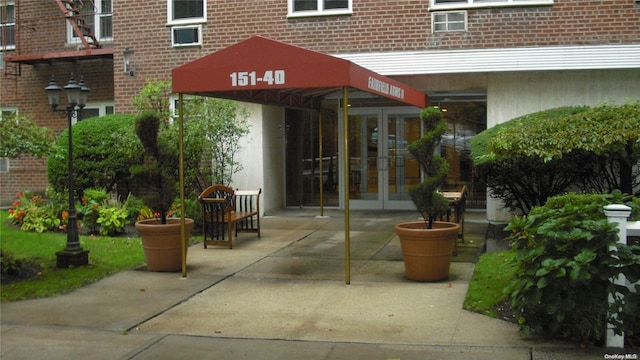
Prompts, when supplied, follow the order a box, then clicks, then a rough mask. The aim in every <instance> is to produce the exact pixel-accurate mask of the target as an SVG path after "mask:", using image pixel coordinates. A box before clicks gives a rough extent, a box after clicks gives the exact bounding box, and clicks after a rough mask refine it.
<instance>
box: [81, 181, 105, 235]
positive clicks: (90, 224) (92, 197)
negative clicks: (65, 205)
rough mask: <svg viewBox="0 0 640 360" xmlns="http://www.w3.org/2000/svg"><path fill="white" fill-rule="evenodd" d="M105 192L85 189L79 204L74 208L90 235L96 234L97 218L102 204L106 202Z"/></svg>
mask: <svg viewBox="0 0 640 360" xmlns="http://www.w3.org/2000/svg"><path fill="white" fill-rule="evenodd" d="M107 197H108V196H107V192H106V191H105V190H104V189H93V188H92V189H86V190H85V191H84V196H83V197H82V198H81V199H80V204H79V205H78V206H76V209H77V211H78V217H79V218H80V219H81V220H80V221H81V223H82V225H83V226H84V227H86V228H88V229H89V232H90V233H97V232H98V225H99V224H98V217H99V216H100V209H101V206H102V205H103V204H105V203H106V202H107Z"/></svg>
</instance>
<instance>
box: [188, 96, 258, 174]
mask: <svg viewBox="0 0 640 360" xmlns="http://www.w3.org/2000/svg"><path fill="white" fill-rule="evenodd" d="M184 112H185V119H186V120H187V122H189V123H193V124H194V125H193V126H194V127H195V128H196V131H195V134H198V135H199V137H200V138H202V139H203V140H204V143H203V144H202V145H201V146H203V150H204V154H205V158H206V160H208V164H209V169H208V172H207V171H203V172H202V175H204V176H206V177H207V178H209V180H210V183H212V184H223V185H227V186H228V185H229V184H230V183H231V180H232V177H233V174H235V173H237V172H238V171H240V170H242V164H240V163H239V162H238V161H237V160H236V159H235V156H236V154H237V153H238V151H239V150H240V148H241V144H242V142H241V141H240V140H241V139H242V138H243V137H245V136H247V135H248V134H249V130H250V126H249V123H248V122H247V119H248V118H249V112H248V111H247V109H246V108H245V107H243V106H240V105H239V103H238V102H236V101H231V100H224V99H215V98H204V97H197V98H193V99H189V100H188V101H187V102H186V103H185V110H184ZM189 142H191V141H189Z"/></svg>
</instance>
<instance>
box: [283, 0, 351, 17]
mask: <svg viewBox="0 0 640 360" xmlns="http://www.w3.org/2000/svg"><path fill="white" fill-rule="evenodd" d="M288 2H289V14H288V16H289V17H296V16H323V15H348V14H352V13H353V7H352V3H353V0H288Z"/></svg>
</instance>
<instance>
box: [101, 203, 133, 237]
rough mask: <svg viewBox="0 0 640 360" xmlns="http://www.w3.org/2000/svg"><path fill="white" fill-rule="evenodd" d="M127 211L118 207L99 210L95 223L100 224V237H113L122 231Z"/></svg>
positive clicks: (127, 215)
mask: <svg viewBox="0 0 640 360" xmlns="http://www.w3.org/2000/svg"><path fill="white" fill-rule="evenodd" d="M128 218H129V211H127V209H125V208H121V207H118V206H111V207H103V208H100V211H99V215H98V219H97V223H98V224H100V235H102V236H107V235H113V234H116V233H117V232H121V231H124V226H125V225H127V219H128Z"/></svg>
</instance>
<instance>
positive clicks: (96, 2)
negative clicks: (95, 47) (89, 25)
mask: <svg viewBox="0 0 640 360" xmlns="http://www.w3.org/2000/svg"><path fill="white" fill-rule="evenodd" d="M103 1H110V2H111V12H110V13H101V12H100V11H101V10H102V2H103ZM115 1H116V0H93V6H94V14H93V35H95V37H96V39H98V41H113V36H103V35H102V33H104V31H103V29H102V27H101V24H102V22H101V21H100V20H101V19H102V18H103V17H111V19H112V21H111V34H113V3H114V2H115ZM84 4H85V6H91V2H89V1H85V2H84ZM83 16H86V15H83ZM87 40H88V41H89V42H91V40H90V39H87ZM81 43H82V40H80V38H79V37H78V36H77V34H76V33H75V31H73V27H72V26H71V24H69V23H68V22H67V44H72V45H76V44H81Z"/></svg>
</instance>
